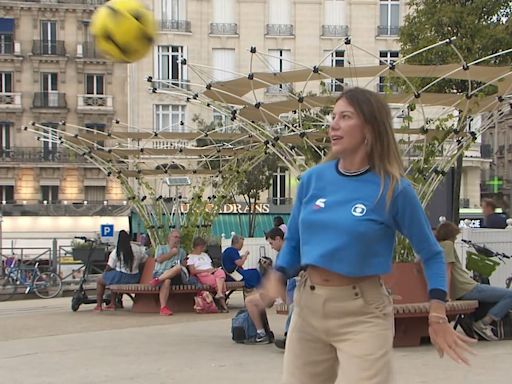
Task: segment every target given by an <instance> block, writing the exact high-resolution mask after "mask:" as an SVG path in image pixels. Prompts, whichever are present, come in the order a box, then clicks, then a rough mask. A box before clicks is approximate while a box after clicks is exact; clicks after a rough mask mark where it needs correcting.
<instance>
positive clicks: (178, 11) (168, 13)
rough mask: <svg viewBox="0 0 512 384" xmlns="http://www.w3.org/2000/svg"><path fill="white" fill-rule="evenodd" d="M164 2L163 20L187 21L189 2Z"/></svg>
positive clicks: (180, 0)
mask: <svg viewBox="0 0 512 384" xmlns="http://www.w3.org/2000/svg"><path fill="white" fill-rule="evenodd" d="M161 1H162V20H186V19H187V2H186V0H161Z"/></svg>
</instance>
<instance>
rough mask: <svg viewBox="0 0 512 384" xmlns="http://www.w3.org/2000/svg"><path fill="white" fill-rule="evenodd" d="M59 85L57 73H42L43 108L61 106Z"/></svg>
mask: <svg viewBox="0 0 512 384" xmlns="http://www.w3.org/2000/svg"><path fill="white" fill-rule="evenodd" d="M57 84H58V83H57V73H41V93H42V105H43V106H45V107H58V106H59V94H58V92H57Z"/></svg>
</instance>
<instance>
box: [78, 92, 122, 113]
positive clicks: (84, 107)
mask: <svg viewBox="0 0 512 384" xmlns="http://www.w3.org/2000/svg"><path fill="white" fill-rule="evenodd" d="M77 97H78V102H77V107H76V110H77V112H79V113H88V112H89V113H114V104H113V96H111V95H77Z"/></svg>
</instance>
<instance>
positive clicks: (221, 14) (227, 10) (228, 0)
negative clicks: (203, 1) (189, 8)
mask: <svg viewBox="0 0 512 384" xmlns="http://www.w3.org/2000/svg"><path fill="white" fill-rule="evenodd" d="M213 22H214V23H226V24H230V23H234V22H235V0H213Z"/></svg>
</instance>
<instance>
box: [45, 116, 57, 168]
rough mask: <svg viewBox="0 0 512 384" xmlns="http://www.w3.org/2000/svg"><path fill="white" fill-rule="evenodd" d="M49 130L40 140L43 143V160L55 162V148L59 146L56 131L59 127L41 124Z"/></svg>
mask: <svg viewBox="0 0 512 384" xmlns="http://www.w3.org/2000/svg"><path fill="white" fill-rule="evenodd" d="M41 125H43V126H45V127H48V128H50V129H47V130H46V132H45V133H46V134H45V136H44V138H43V139H42V142H43V160H46V161H55V160H56V159H57V148H58V144H59V134H58V132H57V131H56V129H57V128H58V127H59V124H57V123H43V124H41Z"/></svg>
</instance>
